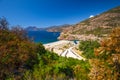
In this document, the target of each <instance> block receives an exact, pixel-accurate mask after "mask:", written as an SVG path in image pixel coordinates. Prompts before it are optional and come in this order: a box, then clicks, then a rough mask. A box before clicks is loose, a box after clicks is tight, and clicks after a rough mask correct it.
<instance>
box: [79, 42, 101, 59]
mask: <svg viewBox="0 0 120 80" xmlns="http://www.w3.org/2000/svg"><path fill="white" fill-rule="evenodd" d="M99 46H100V45H99V43H98V42H97V41H90V40H89V41H80V45H79V50H81V51H83V53H82V54H83V55H84V56H85V57H86V58H87V59H91V58H95V55H94V48H97V47H99Z"/></svg>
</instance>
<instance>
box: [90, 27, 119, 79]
mask: <svg viewBox="0 0 120 80" xmlns="http://www.w3.org/2000/svg"><path fill="white" fill-rule="evenodd" d="M119 33H120V28H115V29H114V30H113V31H112V32H111V34H110V35H109V37H108V38H107V39H104V40H103V41H102V42H101V44H100V47H99V48H97V49H95V55H96V56H97V57H98V58H97V59H93V60H91V65H92V69H91V72H90V74H89V76H90V78H91V79H92V80H103V79H104V80H120V34H119Z"/></svg>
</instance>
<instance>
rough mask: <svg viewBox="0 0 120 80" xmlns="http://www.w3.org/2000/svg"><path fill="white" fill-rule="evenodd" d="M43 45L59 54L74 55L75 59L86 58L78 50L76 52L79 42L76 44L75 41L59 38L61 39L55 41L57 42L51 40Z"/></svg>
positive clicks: (64, 55)
mask: <svg viewBox="0 0 120 80" xmlns="http://www.w3.org/2000/svg"><path fill="white" fill-rule="evenodd" d="M43 45H44V47H45V49H47V50H49V51H52V52H55V53H56V54H58V55H59V56H63V57H72V58H75V59H79V60H82V59H83V60H84V58H83V57H81V56H80V55H79V53H78V52H76V48H78V45H79V44H78V43H77V44H75V42H74V41H69V40H59V41H55V42H51V43H47V44H43ZM79 52H80V51H79ZM80 53H81V52H80Z"/></svg>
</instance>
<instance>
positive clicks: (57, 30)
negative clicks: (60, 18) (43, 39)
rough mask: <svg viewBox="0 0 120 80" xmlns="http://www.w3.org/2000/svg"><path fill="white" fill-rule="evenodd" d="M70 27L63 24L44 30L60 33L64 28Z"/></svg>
mask: <svg viewBox="0 0 120 80" xmlns="http://www.w3.org/2000/svg"><path fill="white" fill-rule="evenodd" d="M70 26H72V25H69V24H64V25H59V26H51V27H48V28H46V30H47V31H49V32H62V31H63V30H64V29H65V28H67V27H70Z"/></svg>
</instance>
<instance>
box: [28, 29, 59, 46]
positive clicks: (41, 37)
mask: <svg viewBox="0 0 120 80" xmlns="http://www.w3.org/2000/svg"><path fill="white" fill-rule="evenodd" d="M27 35H28V37H29V38H30V39H31V40H32V41H34V42H35V43H42V44H47V43H51V42H55V41H58V39H57V38H58V37H59V36H60V32H48V31H44V30H43V31H28V32H27Z"/></svg>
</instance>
